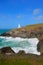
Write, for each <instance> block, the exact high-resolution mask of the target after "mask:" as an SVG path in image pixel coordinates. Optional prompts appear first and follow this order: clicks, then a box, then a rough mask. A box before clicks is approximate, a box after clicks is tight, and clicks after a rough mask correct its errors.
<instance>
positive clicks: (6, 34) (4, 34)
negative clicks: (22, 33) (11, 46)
mask: <svg viewBox="0 0 43 65" xmlns="http://www.w3.org/2000/svg"><path fill="white" fill-rule="evenodd" d="M0 36H8V37H9V36H11V35H10V34H9V33H6V32H5V33H3V34H1V35H0Z"/></svg>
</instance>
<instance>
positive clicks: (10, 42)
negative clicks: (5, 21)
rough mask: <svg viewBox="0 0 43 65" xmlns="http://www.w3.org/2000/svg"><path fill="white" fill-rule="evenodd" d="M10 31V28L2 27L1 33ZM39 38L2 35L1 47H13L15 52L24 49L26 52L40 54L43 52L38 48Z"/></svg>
mask: <svg viewBox="0 0 43 65" xmlns="http://www.w3.org/2000/svg"><path fill="white" fill-rule="evenodd" d="M8 31H10V30H9V29H1V30H0V34H2V33H4V32H8ZM38 42H39V40H38V39H37V38H20V37H15V38H13V37H5V36H4V37H3V36H0V49H1V48H3V47H11V48H12V50H13V51H14V52H15V53H18V52H19V51H20V50H21V51H22V50H23V51H24V52H25V53H26V54H27V53H31V54H36V55H40V54H41V53H40V52H38V50H37V44H38Z"/></svg>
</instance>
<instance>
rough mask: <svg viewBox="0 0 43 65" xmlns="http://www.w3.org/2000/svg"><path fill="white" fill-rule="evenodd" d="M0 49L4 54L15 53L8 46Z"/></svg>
mask: <svg viewBox="0 0 43 65" xmlns="http://www.w3.org/2000/svg"><path fill="white" fill-rule="evenodd" d="M0 50H1V51H0V53H1V54H6V55H12V54H15V53H14V51H13V50H12V49H11V48H10V47H4V48H2V49H0Z"/></svg>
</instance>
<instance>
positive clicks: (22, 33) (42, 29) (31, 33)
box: [0, 23, 43, 54]
mask: <svg viewBox="0 0 43 65" xmlns="http://www.w3.org/2000/svg"><path fill="white" fill-rule="evenodd" d="M0 36H8V37H9V36H11V37H22V38H35V37H36V38H38V39H39V43H38V45H37V47H38V48H37V49H38V51H40V52H41V53H42V54H43V23H42V24H35V25H27V26H25V27H22V28H17V29H13V30H11V31H9V32H5V33H3V34H1V35H0Z"/></svg>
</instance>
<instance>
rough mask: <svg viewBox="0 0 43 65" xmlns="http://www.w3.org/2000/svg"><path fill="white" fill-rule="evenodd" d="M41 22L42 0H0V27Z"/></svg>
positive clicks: (42, 20)
mask: <svg viewBox="0 0 43 65" xmlns="http://www.w3.org/2000/svg"><path fill="white" fill-rule="evenodd" d="M40 23H43V0H0V29H13V28H17V27H18V24H20V25H21V27H24V26H27V25H33V24H40Z"/></svg>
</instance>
